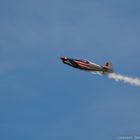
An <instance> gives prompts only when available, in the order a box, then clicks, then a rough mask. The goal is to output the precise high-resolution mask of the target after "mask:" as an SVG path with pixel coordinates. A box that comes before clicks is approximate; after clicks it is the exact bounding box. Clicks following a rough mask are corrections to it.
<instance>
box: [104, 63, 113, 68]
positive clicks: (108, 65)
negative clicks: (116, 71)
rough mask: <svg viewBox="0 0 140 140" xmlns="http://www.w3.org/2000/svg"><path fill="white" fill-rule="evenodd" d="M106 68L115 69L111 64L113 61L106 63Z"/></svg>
mask: <svg viewBox="0 0 140 140" xmlns="http://www.w3.org/2000/svg"><path fill="white" fill-rule="evenodd" d="M105 67H107V68H109V69H113V65H112V62H111V61H109V62H106V64H105Z"/></svg>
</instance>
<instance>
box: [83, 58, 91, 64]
mask: <svg viewBox="0 0 140 140" xmlns="http://www.w3.org/2000/svg"><path fill="white" fill-rule="evenodd" d="M81 61H82V62H84V63H87V64H89V63H90V62H89V61H88V60H85V59H82V60H81Z"/></svg>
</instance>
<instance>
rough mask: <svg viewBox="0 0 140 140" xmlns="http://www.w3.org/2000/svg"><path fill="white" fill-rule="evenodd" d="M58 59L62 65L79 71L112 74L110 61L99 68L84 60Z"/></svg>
mask: <svg viewBox="0 0 140 140" xmlns="http://www.w3.org/2000/svg"><path fill="white" fill-rule="evenodd" d="M60 59H61V61H62V62H63V63H64V64H66V65H69V66H71V67H74V68H77V69H80V70H85V71H89V72H94V73H100V74H103V75H106V74H110V73H113V67H112V62H110V61H109V62H106V64H105V65H104V66H101V65H98V64H95V63H93V62H91V61H89V60H86V59H73V58H67V57H60Z"/></svg>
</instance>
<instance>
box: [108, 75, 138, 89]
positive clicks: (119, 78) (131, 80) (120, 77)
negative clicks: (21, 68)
mask: <svg viewBox="0 0 140 140" xmlns="http://www.w3.org/2000/svg"><path fill="white" fill-rule="evenodd" d="M108 77H109V78H111V79H114V80H115V81H117V82H118V81H123V82H124V83H129V84H131V85H134V86H138V87H140V79H138V78H132V77H128V76H123V75H121V74H117V73H111V74H109V75H108Z"/></svg>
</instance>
